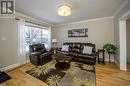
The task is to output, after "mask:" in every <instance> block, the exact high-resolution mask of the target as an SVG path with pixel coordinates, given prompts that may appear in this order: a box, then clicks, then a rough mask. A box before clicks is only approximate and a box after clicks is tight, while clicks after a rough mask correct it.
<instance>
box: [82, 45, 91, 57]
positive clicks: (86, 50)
mask: <svg viewBox="0 0 130 86" xmlns="http://www.w3.org/2000/svg"><path fill="white" fill-rule="evenodd" d="M92 49H93V47H90V46H84V49H83V52H82V53H83V54H89V55H91V54H92Z"/></svg>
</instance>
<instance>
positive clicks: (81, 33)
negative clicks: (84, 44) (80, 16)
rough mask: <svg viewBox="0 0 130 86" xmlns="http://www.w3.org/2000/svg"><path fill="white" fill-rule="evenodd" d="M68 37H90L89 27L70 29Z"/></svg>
mask: <svg viewBox="0 0 130 86" xmlns="http://www.w3.org/2000/svg"><path fill="white" fill-rule="evenodd" d="M68 37H88V28H81V29H72V30H68Z"/></svg>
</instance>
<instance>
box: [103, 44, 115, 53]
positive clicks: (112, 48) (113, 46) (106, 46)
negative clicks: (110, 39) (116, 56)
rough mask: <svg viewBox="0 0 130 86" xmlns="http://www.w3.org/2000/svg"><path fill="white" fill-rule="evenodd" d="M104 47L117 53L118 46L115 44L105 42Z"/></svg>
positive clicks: (107, 50)
mask: <svg viewBox="0 0 130 86" xmlns="http://www.w3.org/2000/svg"><path fill="white" fill-rule="evenodd" d="M103 49H104V50H105V51H106V52H108V53H115V51H116V49H117V47H116V46H115V45H113V44H105V45H104V46H103Z"/></svg>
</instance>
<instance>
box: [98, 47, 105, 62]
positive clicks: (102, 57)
mask: <svg viewBox="0 0 130 86" xmlns="http://www.w3.org/2000/svg"><path fill="white" fill-rule="evenodd" d="M97 53H98V63H100V62H102V63H103V64H105V54H104V53H105V50H103V49H98V52H97Z"/></svg>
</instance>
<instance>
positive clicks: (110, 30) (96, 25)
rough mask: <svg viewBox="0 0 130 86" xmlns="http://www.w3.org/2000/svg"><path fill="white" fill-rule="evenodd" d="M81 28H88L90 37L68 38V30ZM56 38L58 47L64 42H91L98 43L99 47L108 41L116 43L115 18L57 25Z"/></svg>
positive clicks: (97, 46)
mask: <svg viewBox="0 0 130 86" xmlns="http://www.w3.org/2000/svg"><path fill="white" fill-rule="evenodd" d="M80 28H88V37H79V38H68V30H71V29H80ZM55 38H57V40H58V44H57V46H58V47H61V46H62V44H63V43H64V42H85V43H89V42H90V43H94V44H96V48H97V49H99V48H102V47H103V45H104V44H106V43H114V22H113V18H106V19H101V20H95V21H88V22H81V23H72V24H65V25H60V26H57V28H56V29H55Z"/></svg>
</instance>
